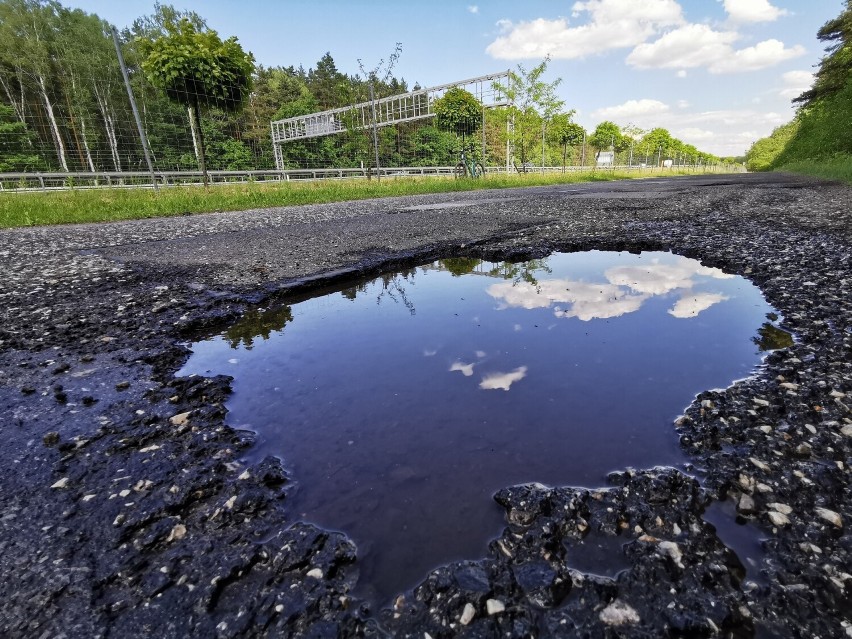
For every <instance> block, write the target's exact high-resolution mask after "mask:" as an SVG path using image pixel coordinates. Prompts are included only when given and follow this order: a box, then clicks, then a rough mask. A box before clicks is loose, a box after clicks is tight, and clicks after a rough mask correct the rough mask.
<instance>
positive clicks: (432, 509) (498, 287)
mask: <svg viewBox="0 0 852 639" xmlns="http://www.w3.org/2000/svg"><path fill="white" fill-rule="evenodd" d="M771 312H772V308H771V307H769V306H768V305H767V304H766V302H765V301H764V300H763V297H762V295H761V293H760V291H759V290H758V289H757V288H756V287H755V286H753V285H752V284H750V283H749V282H748V281H746V280H744V279H742V278H740V277H735V276H732V275H728V274H725V273H723V272H721V271H719V270H718V269H712V268H706V267H704V266H702V265H701V264H699V263H698V262H696V261H694V260H689V259H686V258H683V257H680V256H676V255H672V254H670V253H642V254H641V255H634V254H630V253H613V252H609V253H607V252H597V251H593V252H587V253H572V254H554V255H551V256H550V257H548V258H546V259H542V260H534V261H530V262H525V263H518V264H509V263H499V264H491V263H485V262H481V261H479V260H471V259H454V260H443V261H440V262H435V263H432V264H427V265H424V266H422V267H418V268H414V269H410V270H408V271H405V272H402V273H395V274H388V275H385V276H383V277H380V278H378V279H376V280H374V281H371V282H367V283H362V284H359V285H357V286H355V287H352V288H347V289H345V290H339V291H338V292H337V293H334V294H327V295H324V296H322V297H317V298H314V299H310V300H307V301H304V302H300V303H298V304H294V305H292V306H282V307H279V308H275V309H268V310H262V309H260V310H257V311H254V312H252V313H249V314H247V315H246V317H245V318H244V320H243V321H241V322H239V323H238V324H235V325H234V326H232V327H231V328H230V329H228V330H227V331H226V332H225V333H224V334H221V335H218V336H216V337H214V338H212V339H209V340H207V341H204V342H199V343H196V344H194V345H193V347H192V348H193V351H194V354H193V355H192V357H191V358H190V360H189V361H188V363H187V365H186V366H185V367H184V368H183V369H182V371H181V372H180V374H181V375H188V374H192V373H198V374H219V373H226V374H229V375H233V376H234V382H233V386H234V394H233V396H232V398H231V399H230V401H229V402H228V409H229V411H230V414H229V416H228V420H229V423H230V424H232V425H234V426H237V427H241V428H249V429H252V430H255V431H256V432H257V433H258V444H257V446H255V447H254V448H253V449H252V452H251V454H252V455H254V458H257V459H259V458H262V457H264V456H266V455H268V454H273V455H276V456H278V457H280V458H282V459H283V461H284V464H285V466H286V467H287V468H288V469H289V470H291V471H292V476H293V479H294V480H295V482H296V484H297V489H296V490H295V491H294V493H292V495H291V502H290V503H291V507H293V508H295V509H296V512H297V513H298V515H299V516H301V517H304V518H305V519H306V520H308V521H312V522H314V523H316V524H318V525H321V526H324V527H326V528H330V529H336V530H342V531H344V532H346V533H347V534H348V535H349V536H350V537H351V538H352V539H353V540H354V541H355V542H356V544H357V545H358V556H359V564H360V566H361V579H360V582H359V590H360V594H361V595H362V596H365V597H367V598H368V599H371V600H373V601H374V602H378V603H385V602H387V601H389V600H390V598H391V597H392V596H393V595H394V594H395V593H396V592H398V591H400V590H403V589H405V588H408V587H411V586H413V585H415V584H416V583H417V582H418V581H420V580H421V579H422V578H423V577H424V576H425V575H426V574H427V572H428V571H429V570H430V569H431V568H433V567H435V566H437V565H440V564H443V563H446V562H448V561H451V560H455V559H462V558H477V557H481V556H483V555H484V554H485V552H486V548H487V543H488V541H489V540H490V539H492V538H494V537H496V536H497V535H498V534H499V531H500V530H501V528H502V526H503V525H504V524H503V519H502V512H501V510H500V508H499V507H498V506H497V505H496V504H495V503H494V502H493V501H492V499H491V496H492V494H493V493H494V492H495V491H496V490H498V489H499V488H502V487H505V486H509V485H512V484H516V483H521V482H528V481H539V482H542V483H545V484H551V485H572V486H601V485H603V484H604V483H605V476H606V474H607V473H608V472H610V471H612V470H616V469H623V468H625V467H627V466H633V467H638V468H644V467H650V466H654V465H672V466H677V465H680V464H682V463H683V462H685V459H684V456H683V454H682V452H681V451H680V448H679V446H678V438H677V435H676V434H675V431H674V428H673V426H672V421H673V420H674V419H675V418H676V417H677V416H678V415H679V414H680V413H682V411H683V409H684V407H685V406H686V405H687V404H688V403H689V402H690V401H691V400H692V398H693V397H694V395H695V394H696V393H698V392H700V391H703V390H706V389H711V388H720V387H726V386H728V385H729V384H730V383H731V382H732V381H734V380H736V379H739V378H743V377H746V376H748V375H749V374H750V373H751V372H752V371H753V370H754V368H755V366H756V365H758V364H759V363H760V360H761V354H760V350H761V348H762V347H764V346H766V345H767V344H766V342H767V341H771V340H772V339H777V338H778V336H777V335H775V334H774V333H773V332H772V331H768V330H767V329H766V327H767V326H769V327H771V328H774V327H773V326H772V324H771V322H768V321H767V319H768V318H767V315H768V314H769V313H771ZM762 329H763V330H762ZM607 550H613V549H601V553H604V551H607ZM601 553H597V554H595V553H592V554H593V555H594V556H595V557H597V555H599V554H601ZM604 563H605V562H604ZM589 569H590V570H592V569H593V571H594V572H596V573H601V572H603V574H608V571H609V569H608V568H607V567H606V566H604V565H603V564H602V563H601V561H598V560H597V559H595V564H594V565H593V566H589Z"/></svg>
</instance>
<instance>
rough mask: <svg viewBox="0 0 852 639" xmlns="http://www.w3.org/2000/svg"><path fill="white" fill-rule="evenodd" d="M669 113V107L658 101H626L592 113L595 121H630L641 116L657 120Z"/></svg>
mask: <svg viewBox="0 0 852 639" xmlns="http://www.w3.org/2000/svg"><path fill="white" fill-rule="evenodd" d="M668 111H669V105H668V104H665V103H664V102H660V101H659V100H649V99H642V100H628V101H627V102H625V103H624V104H619V105H617V106H612V107H604V108H603V109H598V110H597V111H594V112H593V113H592V117H593V118H595V119H597V120H616V121H622V122H623V121H625V120H632V119H635V118H637V117H642V116H653V117H656V118H659V117H660V116H661V115H663V114H665V113H667V112H668Z"/></svg>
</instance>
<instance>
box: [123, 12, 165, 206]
mask: <svg viewBox="0 0 852 639" xmlns="http://www.w3.org/2000/svg"><path fill="white" fill-rule="evenodd" d="M112 41H113V43H115V54H116V55H117V56H118V64H119V66H120V67H121V75H122V76H123V77H124V86H125V87H127V97H128V98H130V107H131V108H132V109H133V118H134V119H135V120H136V128H137V129H138V130H139V140H140V142H142V152H143V153H144V154H145V162H147V163H148V170H149V171H150V172H151V184H152V185H153V186H154V190H155V191H157V190H159V189H158V188H157V175H156V174H155V173H154V165H153V164H152V163H151V154H150V153H149V151H148V138H147V137H145V129H144V128H142V120H141V119H140V118H139V109H137V108H136V98H134V97H133V89H132V88H131V87H130V78H128V77H127V67H126V66H125V65H124V56H123V55H121V45H119V43H118V32H117V31H116V30H115V27H112Z"/></svg>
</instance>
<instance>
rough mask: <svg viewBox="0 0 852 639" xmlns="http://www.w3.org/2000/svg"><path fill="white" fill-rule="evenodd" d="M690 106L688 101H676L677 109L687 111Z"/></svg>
mask: <svg viewBox="0 0 852 639" xmlns="http://www.w3.org/2000/svg"><path fill="white" fill-rule="evenodd" d="M690 106H692V105H690V104H689V100H678V101H677V108H678V109H688V108H689V107H690Z"/></svg>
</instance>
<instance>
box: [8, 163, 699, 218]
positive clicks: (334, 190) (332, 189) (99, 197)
mask: <svg viewBox="0 0 852 639" xmlns="http://www.w3.org/2000/svg"><path fill="white" fill-rule="evenodd" d="M691 172H692V171H679V170H675V171H672V170H671V169H667V170H652V171H642V172H640V173H637V172H635V171H632V172H619V171H611V170H598V171H587V172H584V173H565V174H562V173H546V174H540V173H527V174H523V175H487V176H485V177H484V178H482V179H478V180H472V179H465V180H455V179H452V178H436V177H426V178H390V179H388V178H386V179H383V180H381V181H376V180H371V181H367V180H363V179H361V180H321V181H316V182H278V183H262V182H259V183H249V184H228V185H216V186H213V187H211V188H209V189H204V188H202V187H200V186H172V187H168V188H161V189H160V190H159V192H154V191H153V190H150V189H83V190H81V189H77V190H68V191H52V192H22V193H15V192H5V193H0V228H14V227H21V226H42V225H50V224H77V223H84V222H107V221H117V220H135V219H142V218H152V217H167V216H173V215H190V214H196V213H210V212H213V211H242V210H248V209H260V208H269V207H280V206H293V205H298V204H321V203H327V202H342V201H347V200H363V199H368V198H376V197H391V196H404V195H419V194H424V193H448V192H454V191H472V190H479V189H501V188H510V187H517V186H542V185H552V184H566V183H576V182H596V181H609V180H621V179H625V178H636V177H653V176H660V175H665V176H672V175H685V174H687V173H691Z"/></svg>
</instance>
